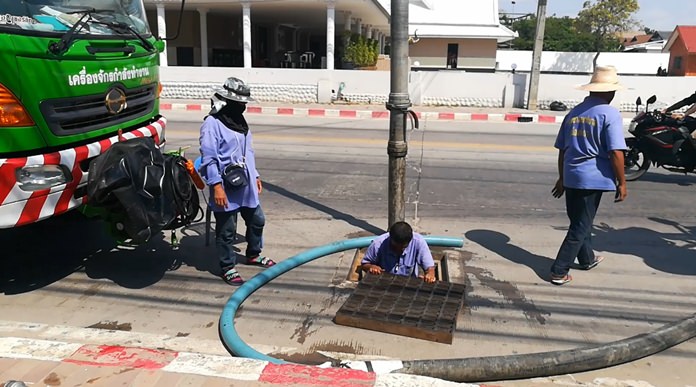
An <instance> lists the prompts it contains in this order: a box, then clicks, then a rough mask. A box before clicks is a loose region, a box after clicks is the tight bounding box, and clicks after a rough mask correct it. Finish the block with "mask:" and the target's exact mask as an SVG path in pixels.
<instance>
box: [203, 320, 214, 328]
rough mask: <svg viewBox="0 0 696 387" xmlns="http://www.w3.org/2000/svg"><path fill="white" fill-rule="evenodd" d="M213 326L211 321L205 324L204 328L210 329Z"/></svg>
mask: <svg viewBox="0 0 696 387" xmlns="http://www.w3.org/2000/svg"><path fill="white" fill-rule="evenodd" d="M213 325H215V322H214V321H211V322H209V323H207V324H205V327H206V328H210V327H212V326H213Z"/></svg>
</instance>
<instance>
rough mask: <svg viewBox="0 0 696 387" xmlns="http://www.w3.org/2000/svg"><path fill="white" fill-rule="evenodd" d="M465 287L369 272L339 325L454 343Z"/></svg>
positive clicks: (341, 312)
mask: <svg viewBox="0 0 696 387" xmlns="http://www.w3.org/2000/svg"><path fill="white" fill-rule="evenodd" d="M464 290H465V286H464V285H463V284H455V283H451V282H445V281H437V282H435V283H432V284H429V283H426V282H424V281H423V280H421V279H420V278H416V277H413V276H409V277H406V276H400V275H393V274H389V273H382V274H380V275H373V274H369V273H366V274H365V276H364V277H363V278H362V280H360V282H359V283H358V286H357V287H356V288H355V291H354V292H353V294H351V296H350V297H348V299H347V300H346V302H345V303H344V304H343V305H342V306H341V308H340V309H339V310H338V312H336V317H335V319H334V321H335V322H336V324H339V325H346V326H351V327H356V328H363V329H370V330H374V331H380V332H386V333H392V334H397V335H402V336H408V337H413V338H418V339H423V340H430V341H435V342H438V343H446V344H452V339H453V336H454V331H455V329H456V327H457V316H458V315H459V310H460V309H461V308H462V305H463V303H464Z"/></svg>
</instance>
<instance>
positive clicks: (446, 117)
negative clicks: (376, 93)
mask: <svg viewBox="0 0 696 387" xmlns="http://www.w3.org/2000/svg"><path fill="white" fill-rule="evenodd" d="M206 109H209V106H207V105H202V104H190V103H161V104H160V110H162V111H164V112H166V111H191V112H194V111H195V112H198V111H204V110H206ZM246 113H247V114H262V115H274V116H295V117H320V118H350V119H356V118H357V119H385V120H386V119H389V112H388V111H387V110H357V109H326V108H297V107H266V106H263V107H261V106H249V107H247V110H246ZM416 114H417V115H418V118H420V119H426V120H431V121H432V120H435V121H493V122H536V123H545V124H558V123H561V122H562V121H563V116H562V115H561V116H556V115H543V114H534V113H505V114H503V113H461V112H454V111H452V112H435V111H431V112H416Z"/></svg>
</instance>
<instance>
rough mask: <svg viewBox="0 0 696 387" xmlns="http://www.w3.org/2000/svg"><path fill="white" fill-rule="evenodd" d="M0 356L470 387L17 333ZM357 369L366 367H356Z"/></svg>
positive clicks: (3, 343) (388, 367) (385, 371)
mask: <svg viewBox="0 0 696 387" xmlns="http://www.w3.org/2000/svg"><path fill="white" fill-rule="evenodd" d="M0 358H11V359H32V360H41V361H53V362H63V363H70V364H77V365H81V366H85V367H119V368H129V369H143V370H150V371H156V370H160V371H163V372H173V373H182V374H194V375H203V376H212V377H218V378H225V379H231V380H240V381H258V382H262V383H264V384H268V385H290V384H302V385H306V386H332V387H344V386H345V387H349V386H381V387H382V386H383V387H387V386H397V385H398V386H401V387H408V386H414V387H415V386H433V387H435V386H438V387H439V386H442V387H446V386H469V387H477V386H478V385H474V384H460V383H452V382H446V381H443V380H439V379H434V378H428V377H423V376H415V375H404V374H392V373H390V372H391V371H393V370H397V369H400V368H401V362H400V361H386V360H385V361H375V362H371V366H372V369H373V371H372V372H367V371H365V370H364V369H365V368H364V366H365V362H348V363H346V365H347V366H348V367H351V368H333V367H330V366H328V365H322V366H305V365H298V364H272V363H269V362H266V361H261V360H253V359H246V358H235V357H231V356H220V355H208V354H201V353H191V352H177V351H171V350H163V349H150V348H139V347H126V346H118V345H93V344H75V343H68V342H61V341H52V340H39V339H28V338H19V337H3V338H0ZM353 366H355V367H356V368H363V369H352V368H353Z"/></svg>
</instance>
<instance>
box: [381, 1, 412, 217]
mask: <svg viewBox="0 0 696 387" xmlns="http://www.w3.org/2000/svg"><path fill="white" fill-rule="evenodd" d="M408 5H409V0H391V53H390V56H391V92H390V93H389V102H387V109H389V112H390V115H389V143H388V144H387V154H388V155H389V225H388V227H391V225H392V224H394V223H396V222H399V221H403V220H404V219H405V218H406V211H405V201H406V198H405V191H406V190H405V187H406V154H407V153H408V145H407V144H406V114H407V113H406V112H407V111H408V109H409V108H410V107H411V100H410V98H409V96H408V71H409V63H408Z"/></svg>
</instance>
